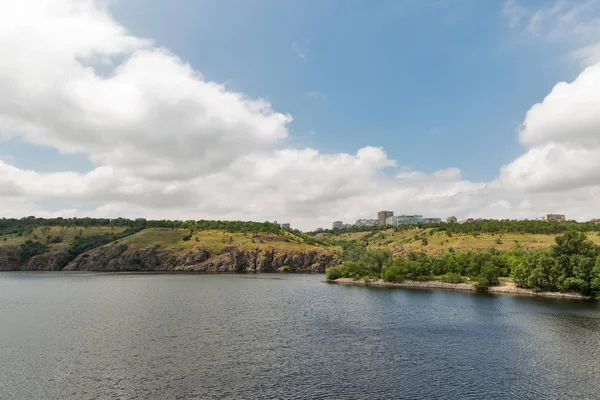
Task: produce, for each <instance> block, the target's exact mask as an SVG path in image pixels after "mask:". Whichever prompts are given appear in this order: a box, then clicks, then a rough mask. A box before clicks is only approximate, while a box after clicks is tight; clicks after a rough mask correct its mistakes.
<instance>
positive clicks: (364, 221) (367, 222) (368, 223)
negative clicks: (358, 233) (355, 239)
mask: <svg viewBox="0 0 600 400" xmlns="http://www.w3.org/2000/svg"><path fill="white" fill-rule="evenodd" d="M355 225H356V226H377V220H376V219H358V220H356V224H355Z"/></svg>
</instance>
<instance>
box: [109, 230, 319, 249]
mask: <svg viewBox="0 0 600 400" xmlns="http://www.w3.org/2000/svg"><path fill="white" fill-rule="evenodd" d="M189 233H190V232H189V230H187V229H168V228H151V229H144V230H143V231H140V232H138V233H136V234H135V235H132V236H128V237H126V238H124V239H121V240H120V241H119V243H122V244H125V245H127V246H129V247H130V248H132V249H144V248H148V247H151V246H154V245H157V244H158V245H160V246H161V247H165V248H179V249H192V248H196V247H198V248H200V247H201V248H203V249H206V250H209V251H219V250H222V249H223V248H225V247H228V246H238V247H241V248H243V249H247V250H251V249H256V248H260V249H263V248H281V249H288V250H309V249H315V248H319V247H318V246H312V245H308V244H306V243H304V242H303V241H302V239H301V238H298V237H296V236H294V235H292V234H290V233H288V232H285V233H283V235H282V236H278V235H275V234H272V233H259V234H252V233H239V232H235V233H229V232H225V231H216V230H212V231H198V232H196V233H194V234H192V237H191V239H190V240H188V241H184V240H183V237H184V236H185V235H187V234H189ZM298 241H300V243H298Z"/></svg>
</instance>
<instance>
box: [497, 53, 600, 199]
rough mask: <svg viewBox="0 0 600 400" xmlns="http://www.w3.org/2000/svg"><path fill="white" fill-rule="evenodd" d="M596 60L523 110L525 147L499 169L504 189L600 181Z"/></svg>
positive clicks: (577, 185) (564, 186) (562, 186)
mask: <svg viewBox="0 0 600 400" xmlns="http://www.w3.org/2000/svg"><path fill="white" fill-rule="evenodd" d="M599 110H600V64H597V65H594V66H591V67H588V68H587V69H585V70H584V71H583V72H582V73H581V74H580V75H579V77H577V79H575V81H573V82H572V83H566V82H561V83H558V84H557V85H556V86H555V87H554V88H553V89H552V91H551V92H550V94H548V96H546V98H545V99H544V100H543V101H542V102H541V103H538V104H535V105H534V106H533V107H531V109H530V110H529V111H528V112H527V115H526V117H525V121H524V122H523V125H522V127H521V130H520V132H519V138H520V140H521V142H522V143H523V144H525V145H527V146H530V148H529V150H528V151H527V152H526V153H525V154H524V155H522V156H521V157H519V158H517V159H516V160H514V161H513V162H511V163H510V164H508V165H506V166H504V167H502V170H501V175H500V181H501V182H502V184H503V185H504V186H505V187H507V188H519V189H522V190H527V191H564V190H570V189H574V188H581V187H588V186H595V185H598V184H600V112H599Z"/></svg>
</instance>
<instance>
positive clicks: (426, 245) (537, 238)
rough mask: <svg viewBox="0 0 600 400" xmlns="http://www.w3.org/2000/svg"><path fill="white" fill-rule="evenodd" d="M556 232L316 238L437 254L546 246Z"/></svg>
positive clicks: (410, 232)
mask: <svg viewBox="0 0 600 400" xmlns="http://www.w3.org/2000/svg"><path fill="white" fill-rule="evenodd" d="M557 236H559V235H558V234H554V233H549V234H543V233H518V232H515V233H510V232H509V233H478V232H475V233H452V232H450V231H445V230H439V229H437V228H425V229H422V228H411V229H406V230H396V229H393V228H391V229H386V230H381V231H372V232H348V233H319V234H317V235H316V237H317V238H319V239H322V240H327V241H329V242H330V243H332V244H340V243H342V242H346V241H356V242H360V243H362V244H366V247H367V248H368V249H370V250H376V249H388V250H390V251H391V252H392V253H393V254H394V255H402V254H407V253H409V252H425V253H427V254H429V255H434V254H441V253H442V252H443V251H444V250H448V249H450V248H452V249H453V250H454V251H456V252H466V251H469V250H470V251H475V252H483V251H487V250H488V249H489V248H490V247H495V248H496V249H498V250H502V251H505V250H510V249H512V248H513V247H514V246H515V244H519V245H521V246H523V248H524V249H525V250H529V251H533V250H540V249H549V248H550V247H551V246H552V245H553V244H554V243H555V238H556V237H557ZM588 237H589V239H590V240H592V241H593V242H594V243H596V244H598V245H600V236H599V235H598V234H597V233H595V232H590V233H589V234H588Z"/></svg>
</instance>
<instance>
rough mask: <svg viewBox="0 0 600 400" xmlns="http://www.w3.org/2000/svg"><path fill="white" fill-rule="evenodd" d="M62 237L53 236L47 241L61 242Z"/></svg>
mask: <svg viewBox="0 0 600 400" xmlns="http://www.w3.org/2000/svg"><path fill="white" fill-rule="evenodd" d="M62 241H63V238H62V237H60V236H54V237H51V238H49V239H48V243H62Z"/></svg>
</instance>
